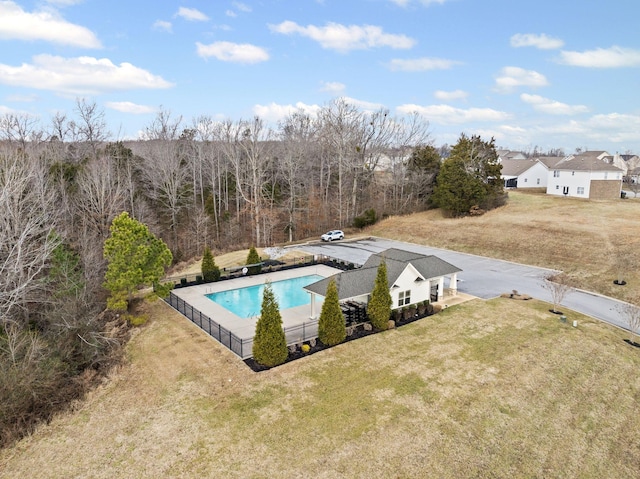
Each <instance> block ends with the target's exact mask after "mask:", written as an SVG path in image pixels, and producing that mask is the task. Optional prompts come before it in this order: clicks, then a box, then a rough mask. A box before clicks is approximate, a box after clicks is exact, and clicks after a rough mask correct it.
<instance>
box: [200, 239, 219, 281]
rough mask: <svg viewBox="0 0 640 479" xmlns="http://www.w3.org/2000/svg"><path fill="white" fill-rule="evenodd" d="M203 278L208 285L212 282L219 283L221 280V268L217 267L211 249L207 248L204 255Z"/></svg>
mask: <svg viewBox="0 0 640 479" xmlns="http://www.w3.org/2000/svg"><path fill="white" fill-rule="evenodd" d="M201 270H202V276H203V277H204V280H205V281H206V282H208V283H210V282H212V281H218V280H219V279H220V268H218V266H217V265H216V262H215V259H214V258H213V254H212V253H211V250H210V249H209V247H208V246H207V247H205V249H204V254H203V255H202V266H201Z"/></svg>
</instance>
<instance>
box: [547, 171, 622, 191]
mask: <svg viewBox="0 0 640 479" xmlns="http://www.w3.org/2000/svg"><path fill="white" fill-rule="evenodd" d="M554 172H557V174H558V175H559V176H554ZM602 180H620V181H622V172H620V171H570V170H553V169H551V170H549V173H548V181H549V183H548V185H547V194H548V195H556V196H565V194H564V192H565V188H567V190H566V191H567V195H566V196H572V197H574V198H590V194H591V182H592V181H602ZM620 186H621V187H622V183H621V184H620ZM579 188H582V189H581V190H579Z"/></svg>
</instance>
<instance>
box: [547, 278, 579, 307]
mask: <svg viewBox="0 0 640 479" xmlns="http://www.w3.org/2000/svg"><path fill="white" fill-rule="evenodd" d="M542 287H543V288H544V289H546V290H547V291H549V293H550V294H551V301H552V303H553V312H554V313H558V306H560V304H561V303H562V301H563V300H564V298H565V297H566V296H567V295H568V294H569V293H571V292H572V291H573V289H574V288H573V284H572V281H571V279H570V278H569V277H568V276H567V275H566V274H565V273H551V274H549V275H547V276H546V277H545V278H544V281H543V283H542Z"/></svg>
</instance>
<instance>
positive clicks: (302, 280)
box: [206, 274, 324, 318]
mask: <svg viewBox="0 0 640 479" xmlns="http://www.w3.org/2000/svg"><path fill="white" fill-rule="evenodd" d="M323 278H324V276H320V275H318V274H311V275H308V276H301V277H299V278H292V279H285V280H282V281H274V282H273V283H271V289H272V290H273V293H274V295H275V297H276V299H277V301H278V306H280V309H289V308H295V307H296V306H302V305H305V304H309V303H310V302H311V295H310V294H309V293H307V292H306V291H305V290H303V289H302V288H303V287H304V286H308V285H310V284H311V283H315V282H316V281H320V280H321V279H323ZM263 292H264V284H258V285H255V286H247V287H246V288H238V289H231V290H229V291H221V292H219V293H211V294H207V295H206V297H207V298H209V299H210V300H211V301H214V302H216V303H218V304H219V305H220V306H223V307H224V308H226V309H228V310H229V311H231V312H232V313H233V314H235V315H236V316H240V317H241V318H250V317H252V316H259V315H260V308H261V307H262V294H263Z"/></svg>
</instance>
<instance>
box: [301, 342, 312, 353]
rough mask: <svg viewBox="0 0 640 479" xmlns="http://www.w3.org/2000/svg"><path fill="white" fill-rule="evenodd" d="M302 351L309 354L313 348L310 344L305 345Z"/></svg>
mask: <svg viewBox="0 0 640 479" xmlns="http://www.w3.org/2000/svg"><path fill="white" fill-rule="evenodd" d="M300 349H301V350H302V352H303V353H308V352H309V351H311V346H309V345H308V344H303V345H302V347H301V348H300Z"/></svg>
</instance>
